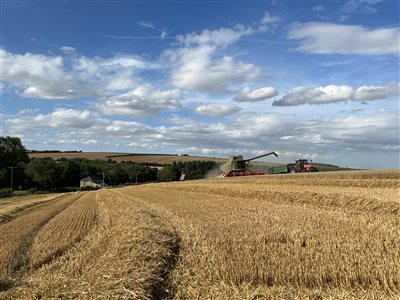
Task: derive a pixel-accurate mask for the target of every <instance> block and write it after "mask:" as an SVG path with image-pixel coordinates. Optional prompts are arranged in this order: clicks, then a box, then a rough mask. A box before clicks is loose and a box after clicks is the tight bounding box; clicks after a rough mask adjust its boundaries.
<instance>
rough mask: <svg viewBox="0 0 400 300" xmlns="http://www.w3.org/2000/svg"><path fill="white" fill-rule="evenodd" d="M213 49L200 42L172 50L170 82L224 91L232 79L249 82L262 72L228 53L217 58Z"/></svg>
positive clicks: (205, 89)
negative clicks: (200, 44)
mask: <svg viewBox="0 0 400 300" xmlns="http://www.w3.org/2000/svg"><path fill="white" fill-rule="evenodd" d="M215 51H216V49H215V48H214V47H211V46H199V47H196V48H181V49H178V50H176V51H174V52H172V53H171V58H172V60H173V69H172V73H171V78H170V80H171V83H172V84H173V85H174V86H176V87H178V88H184V89H188V90H197V91H203V92H224V91H226V90H227V88H228V87H229V85H230V84H232V83H238V82H239V83H242V82H252V81H254V80H256V79H257V78H259V77H260V76H261V74H262V71H261V69H260V68H258V67H256V66H254V65H252V64H249V63H244V62H240V61H239V62H237V61H235V60H234V59H233V58H232V57H230V56H223V57H221V58H216V57H215Z"/></svg>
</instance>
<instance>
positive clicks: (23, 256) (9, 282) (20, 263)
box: [0, 193, 84, 291]
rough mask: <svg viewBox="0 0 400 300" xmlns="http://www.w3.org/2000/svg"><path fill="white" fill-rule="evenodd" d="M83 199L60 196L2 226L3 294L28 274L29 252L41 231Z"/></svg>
mask: <svg viewBox="0 0 400 300" xmlns="http://www.w3.org/2000/svg"><path fill="white" fill-rule="evenodd" d="M83 195H84V193H79V194H72V195H64V196H61V197H59V198H57V199H54V201H50V203H45V204H43V205H39V206H37V207H35V208H34V209H30V210H29V211H26V212H24V213H21V214H20V215H19V216H18V217H17V218H15V219H13V220H11V221H9V222H6V223H4V224H2V225H0V244H1V245H2V246H1V249H0V291H4V290H7V289H9V288H11V287H12V286H13V285H14V282H16V281H17V279H18V278H20V277H21V276H22V275H23V274H24V273H25V272H26V271H27V267H26V266H27V262H28V261H29V252H30V248H31V246H32V242H33V240H34V238H35V236H36V234H37V233H38V232H39V230H40V229H41V228H42V227H43V226H44V225H45V224H46V223H48V222H49V221H50V220H51V219H52V218H53V217H54V216H56V215H57V214H59V213H60V212H62V211H63V210H64V209H66V208H67V207H68V206H69V205H71V204H72V203H73V202H75V201H76V200H78V199H79V198H80V197H82V196H83Z"/></svg>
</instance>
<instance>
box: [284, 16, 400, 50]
mask: <svg viewBox="0 0 400 300" xmlns="http://www.w3.org/2000/svg"><path fill="white" fill-rule="evenodd" d="M399 35H400V31H399V28H395V27H392V28H378V29H369V28H366V27H363V26H359V25H342V24H334V23H322V22H310V23H295V24H292V26H291V28H290V30H289V33H288V39H290V40H299V41H300V43H301V44H300V46H299V47H297V48H296V50H298V51H302V52H307V53H317V54H331V53H339V54H364V55H384V54H397V55H398V54H399V47H400V44H399ZM332 37H335V38H332Z"/></svg>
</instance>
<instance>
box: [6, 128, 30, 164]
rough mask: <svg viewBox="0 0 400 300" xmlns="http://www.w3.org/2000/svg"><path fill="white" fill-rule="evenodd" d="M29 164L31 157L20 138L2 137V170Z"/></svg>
mask: <svg viewBox="0 0 400 300" xmlns="http://www.w3.org/2000/svg"><path fill="white" fill-rule="evenodd" d="M21 162H22V163H28V162H29V156H28V154H27V153H26V149H25V147H24V146H23V145H22V143H21V140H20V139H19V138H18V137H11V136H6V137H0V169H3V168H7V167H12V166H17V165H18V164H19V163H21Z"/></svg>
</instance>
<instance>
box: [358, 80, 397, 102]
mask: <svg viewBox="0 0 400 300" xmlns="http://www.w3.org/2000/svg"><path fill="white" fill-rule="evenodd" d="M399 89H400V83H389V84H387V85H383V86H376V85H369V86H367V85H363V86H360V87H359V88H358V89H357V90H356V92H355V95H354V99H356V100H361V101H371V100H378V99H385V98H387V97H391V96H399Z"/></svg>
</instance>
